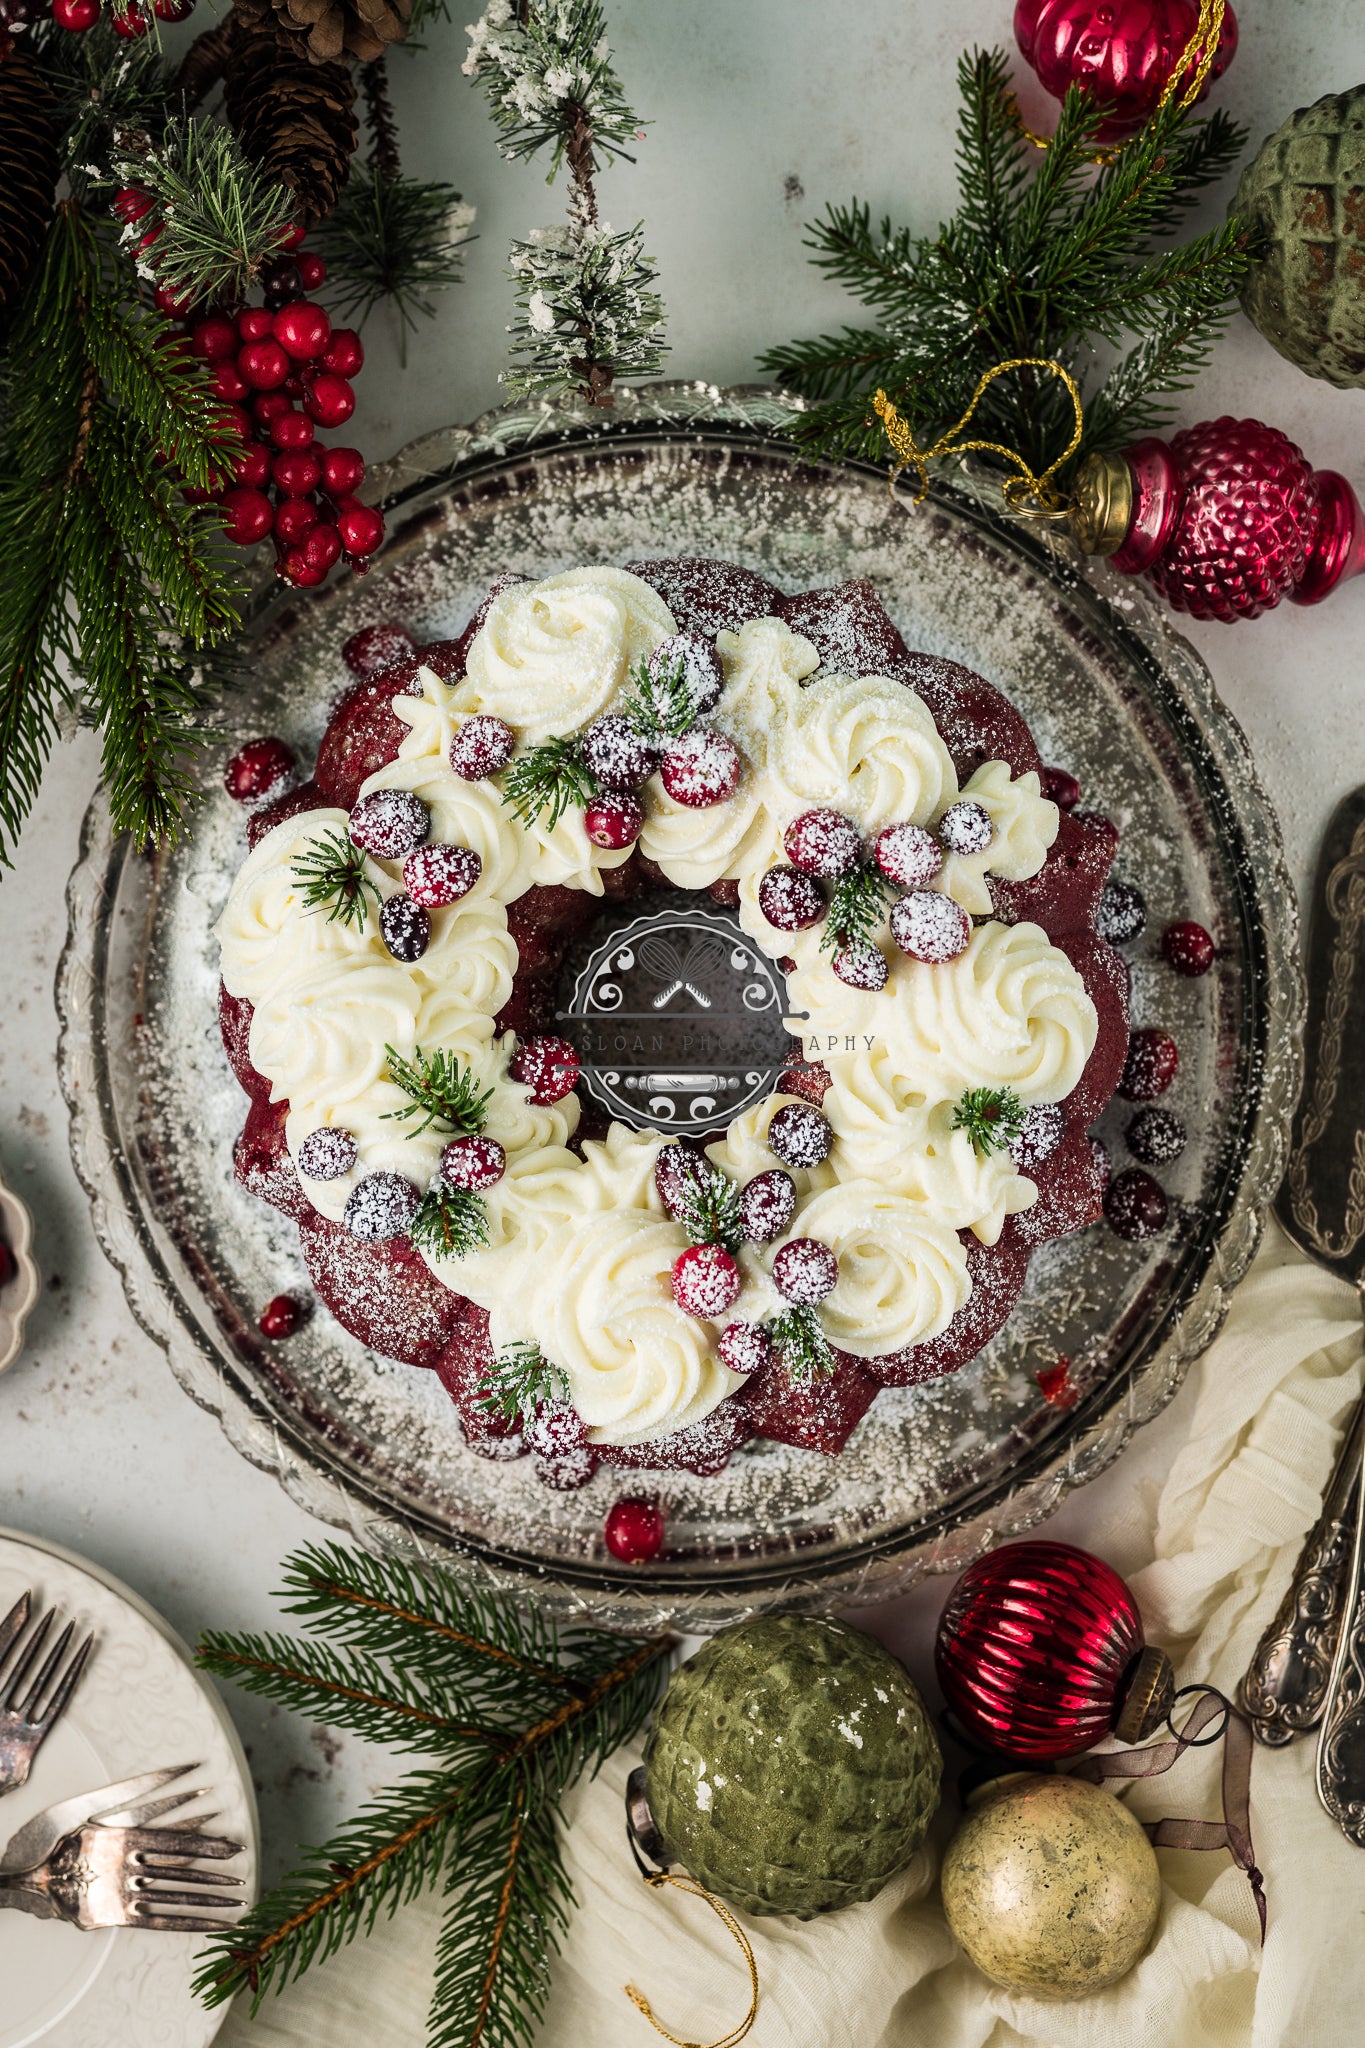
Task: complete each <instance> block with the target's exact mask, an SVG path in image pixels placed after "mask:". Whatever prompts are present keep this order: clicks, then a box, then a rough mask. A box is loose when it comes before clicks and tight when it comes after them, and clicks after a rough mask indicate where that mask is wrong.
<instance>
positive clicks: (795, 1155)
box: [768, 1102, 834, 1168]
mask: <svg viewBox="0 0 1365 2048" xmlns="http://www.w3.org/2000/svg"><path fill="white" fill-rule="evenodd" d="M768 1149H769V1151H770V1152H775V1153H776V1154H777V1156H778V1158H779V1159H780V1160H781V1161H782V1163H783V1164H784V1165H785V1166H804V1167H807V1168H809V1167H812V1166H819V1165H820V1164H821V1162H822V1161H823V1160H826V1159H828V1158H829V1155H830V1153H831V1152H832V1151H833V1149H834V1132H833V1130H832V1128H831V1126H830V1121H829V1118H828V1117H827V1116H826V1115H825V1113H824V1111H823V1110H819V1109H814V1108H811V1107H809V1106H808V1105H807V1104H805V1103H803V1102H784V1103H783V1105H782V1107H781V1109H779V1110H778V1111H777V1112H776V1114H775V1115H774V1116H773V1117H772V1118H771V1119H770V1120H769V1123H768Z"/></svg>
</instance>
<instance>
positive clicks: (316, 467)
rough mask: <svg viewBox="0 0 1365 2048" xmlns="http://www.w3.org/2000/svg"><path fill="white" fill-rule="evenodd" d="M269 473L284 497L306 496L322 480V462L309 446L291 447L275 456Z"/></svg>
mask: <svg viewBox="0 0 1365 2048" xmlns="http://www.w3.org/2000/svg"><path fill="white" fill-rule="evenodd" d="M270 475H271V480H272V481H273V483H274V485H275V489H276V490H277V491H279V492H280V493H281V494H282V495H283V496H284V497H286V498H306V497H307V496H308V494H309V492H310V491H315V490H316V489H317V487H318V485H319V484H320V483H321V482H322V464H321V463H320V462H319V461H318V458H317V456H316V455H315V454H314V453H313V451H312V449H311V448H291V449H289V450H287V451H286V453H285V454H283V455H277V456H276V457H275V460H274V461H273V462H272V463H271V465H270ZM339 552H340V549H338V553H339Z"/></svg>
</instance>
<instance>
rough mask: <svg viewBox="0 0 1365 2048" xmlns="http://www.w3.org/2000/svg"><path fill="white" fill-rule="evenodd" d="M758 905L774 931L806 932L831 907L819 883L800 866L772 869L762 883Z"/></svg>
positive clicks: (759, 888) (759, 887)
mask: <svg viewBox="0 0 1365 2048" xmlns="http://www.w3.org/2000/svg"><path fill="white" fill-rule="evenodd" d="M758 907H759V909H760V910H761V911H762V912H763V915H764V916H765V917H766V918H767V920H768V923H769V924H770V925H771V926H772V927H773V930H774V931H779V932H804V931H808V930H809V929H810V927H811V926H812V925H813V924H819V922H820V920H821V918H822V917H823V916H824V915H825V912H826V910H827V909H828V907H829V906H828V904H827V903H826V902H825V899H824V897H823V896H822V895H821V893H820V886H819V884H818V883H817V882H814V881H812V880H811V877H810V876H809V875H803V874H802V873H801V870H800V869H799V868H769V870H768V872H767V874H766V875H765V876H764V877H763V880H762V881H761V882H760V883H759V885H758Z"/></svg>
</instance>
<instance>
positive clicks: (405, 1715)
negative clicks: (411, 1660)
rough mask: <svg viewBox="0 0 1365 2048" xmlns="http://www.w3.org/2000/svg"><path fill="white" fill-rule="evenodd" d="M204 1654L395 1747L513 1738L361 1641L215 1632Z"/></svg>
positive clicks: (295, 1708) (284, 1698) (254, 1686)
mask: <svg viewBox="0 0 1365 2048" xmlns="http://www.w3.org/2000/svg"><path fill="white" fill-rule="evenodd" d="M196 1658H197V1661H198V1663H199V1664H200V1665H201V1666H202V1668H203V1669H204V1670H205V1671H211V1672H212V1673H213V1675H214V1677H215V1678H222V1679H225V1680H227V1679H230V1680H231V1681H232V1682H233V1683H234V1684H236V1685H240V1686H241V1687H242V1689H243V1691H244V1692H249V1693H254V1694H255V1695H256V1696H257V1698H259V1699H267V1700H273V1701H274V1702H275V1703H276V1705H277V1706H281V1707H287V1708H288V1709H289V1710H290V1712H291V1713H295V1714H303V1715H306V1716H307V1717H308V1718H310V1719H311V1720H314V1721H316V1720H321V1719H325V1720H326V1722H327V1725H328V1726H329V1727H332V1728H344V1729H345V1730H346V1732H347V1733H348V1734H351V1735H359V1736H362V1737H363V1738H364V1740H365V1741H366V1742H375V1743H382V1744H383V1745H384V1746H385V1747H386V1748H389V1749H396V1750H400V1751H401V1750H422V1751H432V1750H441V1751H446V1750H449V1751H453V1752H456V1753H457V1756H458V1757H459V1758H463V1757H464V1755H465V1752H467V1751H468V1750H469V1748H470V1746H471V1744H472V1745H474V1746H475V1748H476V1749H477V1750H478V1751H479V1752H480V1753H481V1754H482V1753H483V1752H485V1751H487V1750H488V1749H490V1748H492V1749H497V1748H499V1747H500V1746H505V1743H504V1731H502V1730H500V1729H499V1728H497V1727H496V1726H491V1725H488V1724H484V1723H478V1722H470V1721H467V1720H463V1719H462V1718H461V1717H460V1715H459V1712H458V1709H455V1708H453V1707H452V1705H451V1702H450V1701H449V1700H448V1699H447V1698H446V1697H445V1696H444V1692H443V1689H442V1688H441V1687H440V1685H439V1681H437V1680H435V1679H433V1677H432V1675H431V1674H429V1673H426V1672H423V1673H422V1675H421V1677H420V1678H418V1677H415V1676H412V1675H409V1674H408V1673H407V1672H406V1671H405V1669H404V1667H403V1666H401V1665H400V1664H398V1663H396V1662H394V1663H389V1662H381V1661H379V1660H378V1659H377V1658H374V1657H370V1656H367V1655H365V1654H364V1653H363V1652H361V1651H359V1650H357V1649H354V1648H348V1649H347V1650H346V1652H345V1653H344V1654H343V1653H341V1652H339V1651H336V1650H331V1649H329V1648H327V1646H326V1645H325V1644H320V1643H304V1642H296V1641H293V1640H291V1639H290V1638H289V1637H287V1636H273V1635H263V1636H253V1635H248V1636H235V1635H223V1634H218V1633H210V1634H208V1635H206V1636H204V1637H203V1638H202V1639H201V1641H200V1643H199V1647H198V1650H197V1652H196Z"/></svg>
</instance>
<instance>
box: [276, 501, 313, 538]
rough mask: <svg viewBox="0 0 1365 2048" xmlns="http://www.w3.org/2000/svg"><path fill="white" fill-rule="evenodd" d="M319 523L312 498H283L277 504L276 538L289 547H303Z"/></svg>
mask: <svg viewBox="0 0 1365 2048" xmlns="http://www.w3.org/2000/svg"><path fill="white" fill-rule="evenodd" d="M317 523H318V508H317V506H316V505H315V504H314V503H313V500H312V499H311V498H281V499H280V500H279V501H278V503H277V504H276V506H275V538H276V540H277V541H279V542H280V543H281V545H282V546H284V547H287V548H301V547H302V546H303V543H304V541H306V540H307V538H308V536H309V534H310V533H311V532H312V531H313V528H314V527H315V526H316V525H317Z"/></svg>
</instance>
